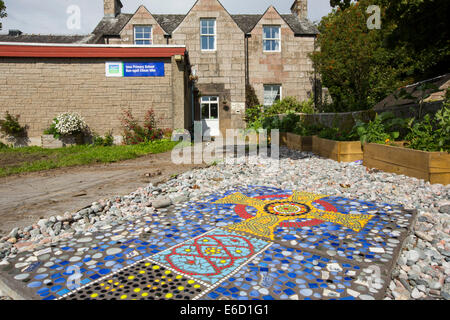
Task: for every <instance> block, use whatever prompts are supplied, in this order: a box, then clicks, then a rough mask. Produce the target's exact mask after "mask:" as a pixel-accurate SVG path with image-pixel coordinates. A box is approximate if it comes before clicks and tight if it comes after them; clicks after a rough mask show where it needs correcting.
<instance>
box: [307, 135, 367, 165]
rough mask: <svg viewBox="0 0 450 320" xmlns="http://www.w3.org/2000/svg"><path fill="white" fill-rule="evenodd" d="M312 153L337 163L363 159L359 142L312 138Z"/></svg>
mask: <svg viewBox="0 0 450 320" xmlns="http://www.w3.org/2000/svg"><path fill="white" fill-rule="evenodd" d="M313 152H314V153H316V154H318V155H319V156H321V157H324V158H329V159H332V160H335V161H339V162H353V161H358V160H363V157H364V155H363V150H362V146H361V142H360V141H334V140H328V139H322V138H319V137H318V136H314V137H313Z"/></svg>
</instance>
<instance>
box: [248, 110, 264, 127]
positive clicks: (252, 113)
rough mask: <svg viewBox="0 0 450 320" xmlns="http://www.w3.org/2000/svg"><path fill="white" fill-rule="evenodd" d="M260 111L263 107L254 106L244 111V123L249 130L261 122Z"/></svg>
mask: <svg viewBox="0 0 450 320" xmlns="http://www.w3.org/2000/svg"><path fill="white" fill-rule="evenodd" d="M262 109H263V107H262V106H260V105H254V106H251V107H247V108H246V109H245V122H247V126H248V127H249V128H252V127H253V125H254V123H255V122H258V121H261V120H262V115H263V112H262Z"/></svg>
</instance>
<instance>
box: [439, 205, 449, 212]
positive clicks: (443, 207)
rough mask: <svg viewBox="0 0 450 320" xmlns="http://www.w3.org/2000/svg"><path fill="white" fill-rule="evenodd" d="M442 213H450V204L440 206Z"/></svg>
mask: <svg viewBox="0 0 450 320" xmlns="http://www.w3.org/2000/svg"><path fill="white" fill-rule="evenodd" d="M439 212H440V213H446V214H450V204H445V205H443V206H441V207H440V208H439Z"/></svg>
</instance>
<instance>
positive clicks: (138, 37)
mask: <svg viewBox="0 0 450 320" xmlns="http://www.w3.org/2000/svg"><path fill="white" fill-rule="evenodd" d="M134 44H140V45H150V44H153V35H152V27H151V26H135V27H134Z"/></svg>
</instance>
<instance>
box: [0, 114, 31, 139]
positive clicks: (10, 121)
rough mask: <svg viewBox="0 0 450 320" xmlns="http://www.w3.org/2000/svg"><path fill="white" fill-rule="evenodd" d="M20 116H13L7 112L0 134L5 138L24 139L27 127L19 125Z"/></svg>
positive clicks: (2, 121) (0, 127)
mask: <svg viewBox="0 0 450 320" xmlns="http://www.w3.org/2000/svg"><path fill="white" fill-rule="evenodd" d="M19 118H20V116H19V115H16V116H13V115H11V114H10V113H9V112H8V111H6V114H5V119H4V120H0V132H1V133H2V136H3V137H6V136H13V137H24V136H26V132H27V126H21V125H20V123H19Z"/></svg>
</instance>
